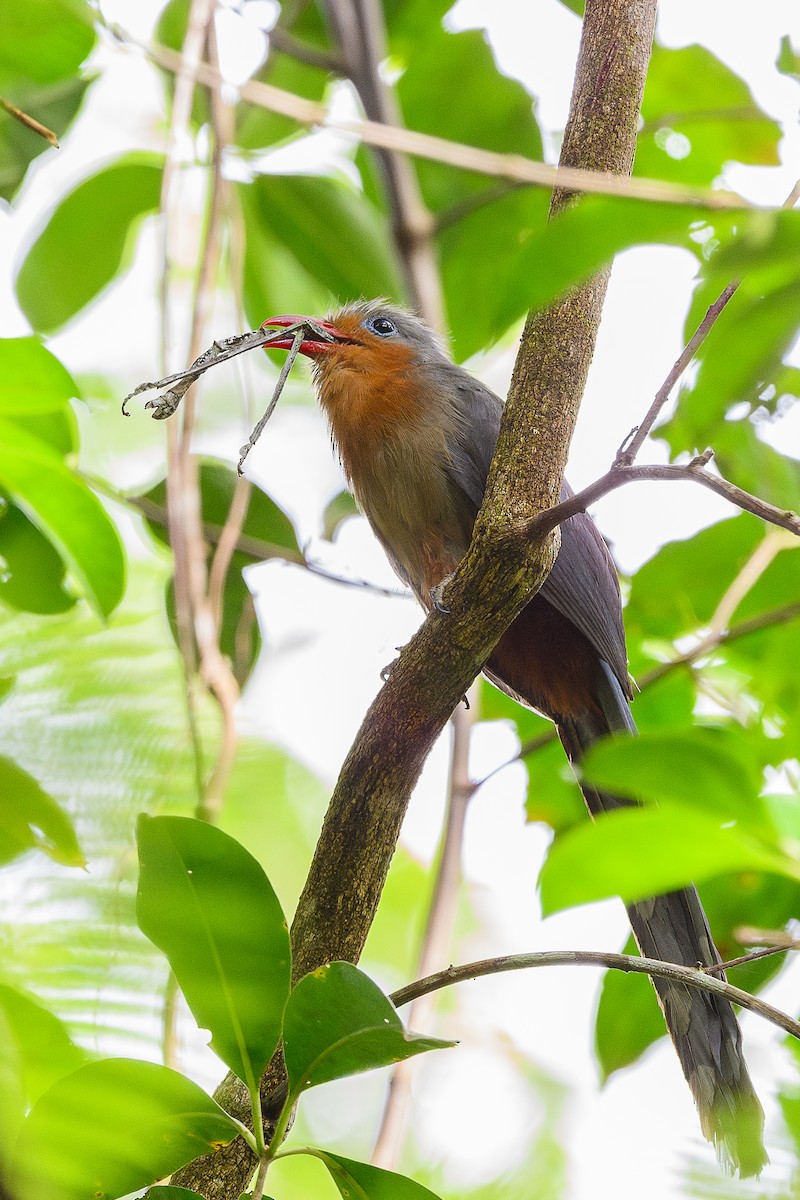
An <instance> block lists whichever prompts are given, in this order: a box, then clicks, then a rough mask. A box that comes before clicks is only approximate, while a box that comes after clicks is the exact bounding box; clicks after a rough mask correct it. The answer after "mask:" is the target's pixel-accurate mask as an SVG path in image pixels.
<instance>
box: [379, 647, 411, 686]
mask: <svg viewBox="0 0 800 1200" xmlns="http://www.w3.org/2000/svg"><path fill="white" fill-rule="evenodd" d="M404 649H405V647H404V646H395V650H396V651H397V653H398V654H399V653H400V652H401V651H402V650H404ZM396 662H397V659H395V660H394V662H390V663H387V664H386V666H385V667H382V668H381V679H382V680H383V682H384V683H386V682H387V681H388V679H389V676H390V675H391V673H392V671H393V670H394V667H395V663H396Z"/></svg>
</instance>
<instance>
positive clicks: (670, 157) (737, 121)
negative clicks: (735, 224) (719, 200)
mask: <svg viewBox="0 0 800 1200" xmlns="http://www.w3.org/2000/svg"><path fill="white" fill-rule="evenodd" d="M642 120H643V122H644V126H643V128H642V130H641V131H640V133H639V136H638V138H637V141H636V165H635V171H636V174H638V175H645V176H649V177H651V178H655V179H670V180H676V181H678V182H682V183H696V184H706V185H710V184H711V183H713V181H714V180H715V179H716V178H717V177H718V176H719V175H720V174H721V172H722V170H723V168H724V167H725V165H726V164H727V163H728V162H730V161H737V162H742V163H753V164H758V165H767V166H773V165H775V164H777V163H778V162H779V158H778V143H779V142H780V138H781V129H780V125H779V124H778V122H777V121H775V120H773V119H772V118H770V117H768V116H767V115H766V113H764V112H762V110H761V109H760V108H759V107H758V105H757V104H756V102H755V100H754V99H753V96H752V93H751V92H750V89H749V88H748V86H747V84H746V83H745V82H744V80H742V79H740V78H739V76H738V75H736V74H735V73H734V72H733V71H731V69H730V68H729V67H726V66H725V65H724V63H722V62H720V60H719V59H718V58H716V57H715V55H713V54H712V53H711V51H710V50H708V49H707V48H706V47H705V46H682V47H680V48H679V49H676V50H670V49H667V48H666V47H664V46H659V45H657V44H656V45H655V46H654V47H653V52H652V55H651V58H650V64H649V67H648V71H647V83H646V84H645V89H644V97H643V100H642Z"/></svg>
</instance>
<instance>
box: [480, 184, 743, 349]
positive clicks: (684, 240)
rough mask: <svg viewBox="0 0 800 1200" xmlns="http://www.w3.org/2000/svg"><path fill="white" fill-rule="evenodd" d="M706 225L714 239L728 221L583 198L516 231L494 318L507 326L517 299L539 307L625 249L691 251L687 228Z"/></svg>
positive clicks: (687, 209) (689, 209)
mask: <svg viewBox="0 0 800 1200" xmlns="http://www.w3.org/2000/svg"><path fill="white" fill-rule="evenodd" d="M742 219H743V220H744V219H746V218H742ZM708 224H711V225H713V227H714V229H715V230H716V232H717V235H718V236H723V235H727V233H728V231H729V230H730V228H731V225H732V217H731V215H730V214H729V213H725V212H714V213H709V212H708V211H706V210H704V209H702V208H698V207H693V206H690V205H686V206H684V205H679V204H663V203H654V202H649V201H644V200H628V199H616V198H611V197H606V196H587V197H585V198H584V199H582V200H581V201H580V202H579V203H578V204H575V205H573V206H572V207H571V208H568V209H567V210H565V211H564V212H562V213H561V214H560V215H559V216H558V217H557V218H556V219H555V220H553V221H551V222H549V224H547V225H544V226H542V225H541V224H539V225H533V226H532V227H530V228H526V229H524V230H523V231H522V232H521V234H520V238H519V245H518V246H517V253H516V255H515V257H514V263H513V266H512V274H511V276H510V277H509V278H507V279H504V282H503V288H502V289H501V291H502V293H503V295H505V293H506V291H508V299H507V300H502V299H501V300H498V301H496V305H495V308H496V316H495V320H496V322H497V324H498V326H499V327H503V325H504V324H505V326H506V327H507V325H509V324H510V323H511V322H512V321H513V320H514V319H515V318H516V317H517V316H518V313H519V304H520V298H521V297H524V298H525V303H526V305H527V306H528V307H530V308H542V307H544V305H546V304H548V303H549V302H550V301H551V300H553V299H555V297H556V296H558V295H560V294H561V293H562V292H564V291H566V290H567V288H570V287H572V286H573V285H574V284H576V283H579V282H581V280H583V279H586V278H587V277H588V276H590V275H591V274H592V273H593V272H594V271H596V270H598V269H599V268H600V267H603V266H605V265H606V264H608V263H610V262H611V261H612V259H613V258H614V255H615V254H618V253H619V251H620V250H624V249H626V248H627V247H629V246H635V245H646V244H651V243H659V244H661V243H663V244H667V245H678V246H683V247H685V248H687V249H693V250H694V251H695V252H696V251H697V246H696V245H695V244H694V242H693V240H692V237H691V236H690V235H691V230H692V228H693V227H694V226H697V225H701V226H706V225H708Z"/></svg>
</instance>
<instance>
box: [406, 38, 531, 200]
mask: <svg viewBox="0 0 800 1200" xmlns="http://www.w3.org/2000/svg"><path fill="white" fill-rule="evenodd" d="M416 34H417V31H416V29H415V30H414V34H412V35H410V36H409V32H408V26H406V29H405V30H402V31H401V30H400V29H397V31H396V32H395V33H394V35H393V36H392V37H391V48H392V50H393V51H394V53H395V55H396V56H397V57H398V58H399V60H400V63H401V64H402V67H403V72H402V75H401V76H400V78H399V80H398V82H397V94H398V98H399V100H400V106H401V108H402V111H403V117H404V120H405V123H406V124H407V125H408V127H409V128H410V129H416V130H419V131H420V132H422V133H429V134H433V135H434V136H437V137H442V138H448V139H450V140H453V141H457V142H465V143H467V144H468V145H470V146H481V147H483V148H485V149H487V150H494V151H497V152H500V153H502V152H508V153H511V154H523V155H525V156H526V157H527V158H534V159H539V158H541V156H542V137H541V133H540V131H539V126H538V124H537V121H536V117H535V116H534V112H533V98H532V97H531V95H530V94H529V93H528V92H527V91H526V90H525V88H524V87H523V86H522V84H521V83H519V82H518V81H517V80H516V79H510V78H509V77H508V76H507V75H503V74H502V72H501V71H500V70H498V67H497V64H496V62H495V60H494V56H493V54H492V50H491V47H490V45H489V42H488V40H487V37H486V34H485V33H484V31H483V30H481V29H467V30H463V31H461V32H458V33H450V32H447V31H446V30H445V29H444V28H443V27H442V24H441V22H440V21H436V23H435V24H434V23H433V22H432V21H431V24H430V26H429V29H428V31H427V34H426V36H425V37H424V38H420V37H419V36H418V35H417V36H414V35H416ZM447 95H450V96H454V97H455V96H458V99H459V102H458V103H457V104H448V103H443V102H442V97H443V96H447ZM416 168H417V174H418V176H419V181H420V186H421V188H422V192H423V196H424V198H425V202H426V204H427V205H428V207H429V208H430V209H432V211H434V212H436V213H441V212H442V211H443V210H446V209H448V208H450V207H451V206H452V205H454V204H458V203H459V202H461V201H463V200H464V199H465V197H467V196H473V197H474V196H475V194H476V193H480V192H482V191H484V189H492V188H493V186H494V181H493V180H491V179H487V178H486V176H484V175H478V174H474V173H471V172H466V171H460V170H458V169H457V168H455V167H451V166H446V165H445V164H443V163H437V162H434V161H429V160H427V159H419V160H417V163H416Z"/></svg>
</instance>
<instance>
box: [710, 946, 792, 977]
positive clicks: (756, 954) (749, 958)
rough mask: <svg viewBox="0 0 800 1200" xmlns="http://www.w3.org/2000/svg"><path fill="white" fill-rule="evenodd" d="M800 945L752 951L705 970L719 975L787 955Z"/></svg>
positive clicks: (766, 947) (767, 947)
mask: <svg viewBox="0 0 800 1200" xmlns="http://www.w3.org/2000/svg"><path fill="white" fill-rule="evenodd" d="M798 945H800V943H797V942H795V943H794V945H793V946H765V947H764V949H763V950H751V951H750V953H749V954H740V955H739V957H738V958H729V959H728V961H727V962H724V963H712V964H711V966H710V967H705V968H704V970H706V971H709V972H710V973H711V974H712V975H717V974H719V973H720V972H721V971H728V970H730V968H731V967H742V966H744V965H745V964H746V963H751V962H755V961H756V960H757V959H759V958H769V957H771V956H772V955H773V954H785V953H786V951H787V950H792V949H796V948H797V946H798Z"/></svg>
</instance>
